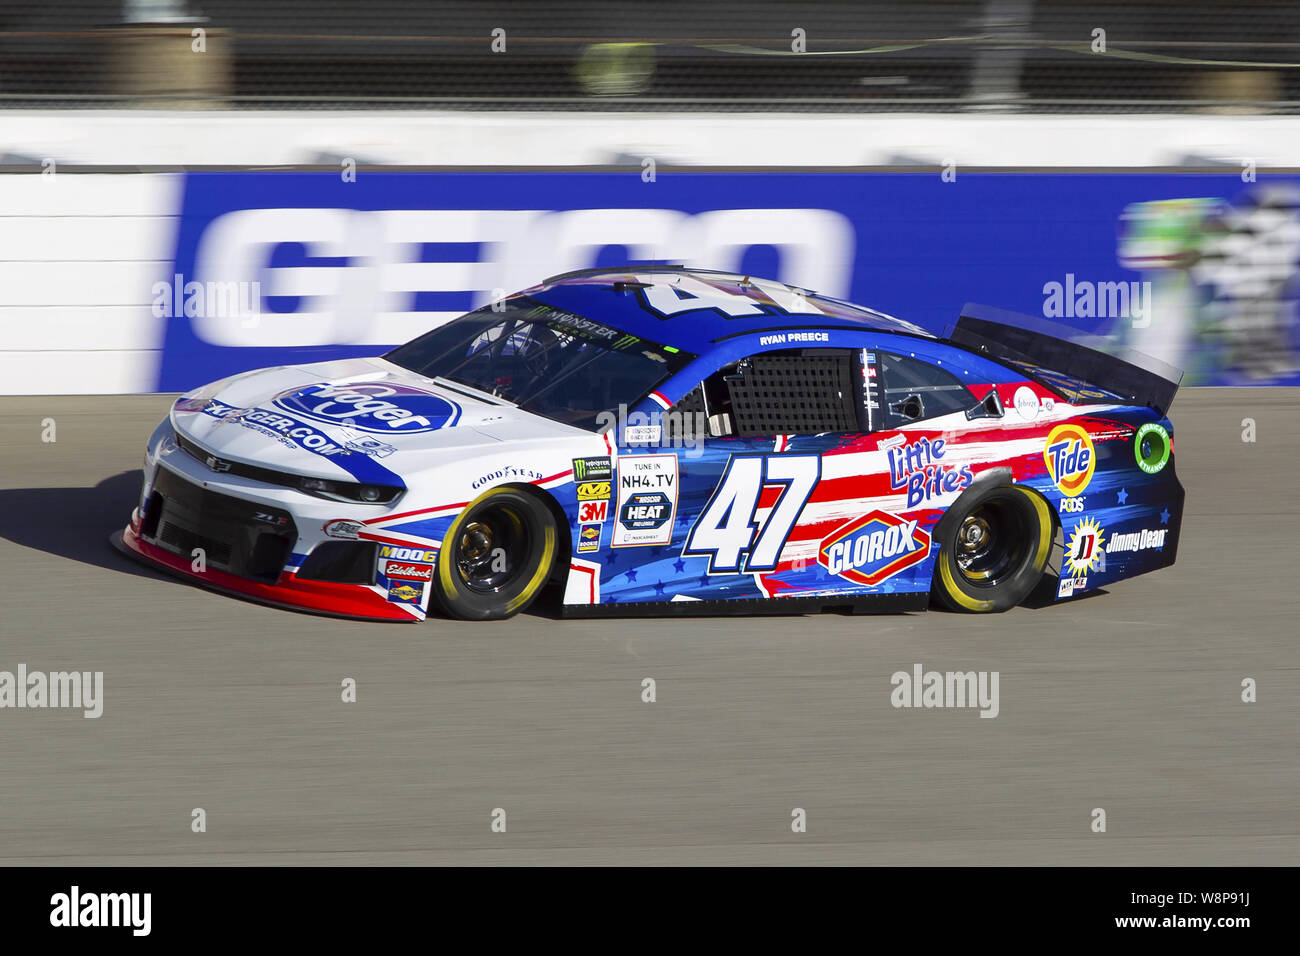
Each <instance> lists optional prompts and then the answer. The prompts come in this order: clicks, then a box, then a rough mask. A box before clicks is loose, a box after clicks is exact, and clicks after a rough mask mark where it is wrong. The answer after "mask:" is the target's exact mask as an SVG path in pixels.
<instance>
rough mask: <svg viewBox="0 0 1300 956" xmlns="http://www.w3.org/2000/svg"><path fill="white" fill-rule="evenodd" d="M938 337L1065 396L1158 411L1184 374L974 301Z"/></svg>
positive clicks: (1094, 339)
mask: <svg viewBox="0 0 1300 956" xmlns="http://www.w3.org/2000/svg"><path fill="white" fill-rule="evenodd" d="M943 340H944V341H946V342H948V343H950V344H952V345H956V346H958V347H959V348H964V349H967V350H968V351H971V352H974V353H976V354H977V355H983V356H986V357H988V358H991V359H993V360H995V361H998V362H1002V363H1004V364H1009V365H1012V366H1013V367H1015V368H1018V369H1019V370H1021V371H1023V372H1024V373H1025V374H1026V375H1028V376H1029V377H1030V378H1031V379H1033V380H1034V381H1037V382H1039V383H1040V384H1042V385H1045V386H1046V387H1048V388H1051V389H1052V390H1054V391H1057V392H1059V393H1061V396H1062V397H1063V398H1065V399H1067V400H1076V401H1077V400H1078V399H1084V400H1093V401H1102V402H1112V403H1115V404H1120V405H1146V406H1149V407H1151V408H1154V409H1155V410H1156V411H1158V412H1159V413H1160V414H1161V415H1164V414H1165V413H1166V412H1167V411H1168V410H1169V406H1170V404H1172V402H1173V400H1174V395H1175V394H1176V393H1177V392H1178V383H1179V382H1180V381H1182V377H1183V373H1182V371H1181V370H1180V369H1176V368H1174V367H1173V366H1172V365H1166V364H1165V363H1164V362H1162V361H1160V360H1159V359H1155V358H1152V357H1151V356H1149V355H1143V354H1142V353H1141V352H1135V351H1133V350H1132V349H1128V348H1123V347H1121V346H1116V345H1114V344H1113V343H1111V342H1110V341H1109V340H1107V339H1104V338H1102V337H1100V336H1093V335H1084V334H1082V333H1080V332H1079V331H1078V330H1077V329H1072V328H1070V327H1068V326H1065V325H1059V324H1057V323H1055V322H1049V321H1047V320H1045V319H1040V318H1034V317H1033V316H1028V315H1021V314H1019V313H1018V312H1008V311H1006V310H1005V309H996V308H993V307H992V306H987V305H976V304H975V303H973V302H968V303H966V305H965V306H964V307H963V308H962V310H961V318H959V319H958V320H957V322H956V323H955V324H952V325H949V326H948V327H947V328H945V329H944V332H943ZM1103 348H1104V351H1103Z"/></svg>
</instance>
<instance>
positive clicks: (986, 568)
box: [931, 485, 1056, 613]
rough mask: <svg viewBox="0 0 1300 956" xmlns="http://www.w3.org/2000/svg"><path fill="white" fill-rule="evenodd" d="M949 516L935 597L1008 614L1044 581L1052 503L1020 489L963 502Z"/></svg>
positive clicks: (987, 492) (1002, 488) (947, 604)
mask: <svg viewBox="0 0 1300 956" xmlns="http://www.w3.org/2000/svg"><path fill="white" fill-rule="evenodd" d="M954 507H955V508H957V509H959V510H958V511H957V512H956V513H952V514H950V515H948V516H946V517H945V520H944V521H943V530H942V531H941V532H940V536H939V557H938V559H937V562H938V563H937V564H936V566H935V569H934V583H933V584H932V586H931V596H932V598H933V599H934V602H935V603H936V604H937V605H939V606H940V607H944V608H947V609H948V610H951V611H965V612H970V613H991V612H998V611H1006V610H1010V609H1011V608H1013V607H1015V606H1016V605H1018V604H1020V603H1021V602H1022V601H1024V600H1025V599H1026V598H1027V597H1029V595H1030V593H1031V592H1033V590H1034V589H1035V588H1036V587H1038V585H1039V583H1040V582H1041V581H1042V579H1043V568H1044V567H1045V566H1046V565H1047V559H1048V558H1049V557H1051V554H1052V540H1053V536H1054V534H1055V530H1056V529H1055V526H1054V524H1053V522H1052V512H1051V509H1050V508H1049V507H1048V506H1047V502H1046V501H1045V500H1044V499H1043V498H1042V497H1041V496H1040V495H1038V494H1036V493H1035V492H1033V491H1030V490H1029V489H1028V488H1023V487H1021V486H1020V485H995V486H993V487H989V488H984V489H982V490H979V491H976V492H975V493H974V494H972V495H969V496H967V497H965V498H962V499H959V500H958V501H957V502H956V503H955V505H954Z"/></svg>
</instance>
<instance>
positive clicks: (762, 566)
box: [682, 455, 821, 574]
mask: <svg viewBox="0 0 1300 956" xmlns="http://www.w3.org/2000/svg"><path fill="white" fill-rule="evenodd" d="M820 477H821V459H820V458H819V457H818V456H817V455H737V456H733V457H732V459H731V460H730V461H729V462H727V470H726V471H724V472H723V473H722V480H721V481H719V482H718V487H717V489H716V490H715V491H714V492H713V497H711V498H710V499H709V503H708V504H707V505H705V506H704V510H703V511H701V512H700V516H699V518H697V519H696V520H695V524H694V526H692V528H691V533H690V534H689V535H688V536H687V538H686V547H685V548H683V549H682V554H685V555H701V556H703V555H707V556H708V558H709V574H728V573H730V574H736V573H739V572H741V571H742V570H743V571H746V572H749V571H772V570H775V568H776V562H777V561H778V560H779V559H780V557H781V549H782V548H783V547H785V542H786V539H787V538H789V537H790V529H791V528H793V527H794V524H795V522H796V521H798V520H799V515H800V514H802V513H803V508H804V505H806V504H807V503H808V498H809V496H811V495H812V492H813V488H815V487H816V486H817V480H818V479H819V478H820ZM767 485H780V486H781V492H780V495H779V497H778V498H777V500H776V504H774V505H773V506H772V510H771V511H770V512H769V513H768V515H767V520H766V521H764V522H763V524H762V525H761V526H760V525H759V523H758V522H757V521H756V520H755V512H757V511H758V504H759V498H760V497H761V495H762V493H763V488H764V487H765V486H767ZM742 556H743V568H742Z"/></svg>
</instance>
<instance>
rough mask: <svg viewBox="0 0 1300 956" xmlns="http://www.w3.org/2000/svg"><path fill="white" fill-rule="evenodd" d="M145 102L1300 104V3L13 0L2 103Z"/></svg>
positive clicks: (1007, 106) (739, 107) (274, 105)
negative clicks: (37, 0) (17, 0)
mask: <svg viewBox="0 0 1300 956" xmlns="http://www.w3.org/2000/svg"><path fill="white" fill-rule="evenodd" d="M1097 31H1104V34H1099V33H1098V32H1097ZM1103 40H1104V52H1103V51H1102V41H1103ZM136 106H139V107H154V108H156V107H160V106H161V107H175V108H209V109H211V108H221V109H226V108H232V107H235V108H245V109H312V108H319V109H371V110H373V109H433V108H436V109H475V110H497V109H506V110H527V109H535V110H557V109H559V110H587V109H599V110H603V111H609V110H646V109H653V110H672V111H676V112H681V111H720V110H722V111H781V112H791V111H832V112H857V111H863V112H865V111H894V112H897V111H907V112H918V111H925V112H931V111H957V110H963V111H972V110H994V111H1020V112H1054V113H1059V112H1083V113H1087V112H1106V113H1116V112H1141V113H1149V112H1166V111H1167V112H1176V111H1205V110H1208V111H1217V112H1225V111H1226V112H1247V113H1295V112H1297V111H1300V3H1296V2H1295V0H1231V2H1211V0H1162V2H1152V0H1147V2H1140V3H1134V2H1125V0H1093V2H1079V0H1065V2H1057V0H867V2H853V0H813V2H804V3H789V2H767V0H714V2H709V3H699V2H687V0H660V2H619V0H606V2H599V0H567V2H566V0H534V2H519V0H516V2H511V0H485V2H474V0H368V2H347V3H343V2H337V0H43V2H39V3H32V2H15V0H3V2H0V108H9V109H15V108H26V109H40V110H49V109H56V108H83V109H84V108H94V107H116V108H122V107H136Z"/></svg>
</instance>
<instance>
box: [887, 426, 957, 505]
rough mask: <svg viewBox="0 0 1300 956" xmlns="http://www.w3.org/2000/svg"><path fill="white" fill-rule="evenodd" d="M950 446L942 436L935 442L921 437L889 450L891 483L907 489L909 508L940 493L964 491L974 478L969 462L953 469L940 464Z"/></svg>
mask: <svg viewBox="0 0 1300 956" xmlns="http://www.w3.org/2000/svg"><path fill="white" fill-rule="evenodd" d="M947 446H948V443H947V442H946V441H945V440H944V439H942V438H936V439H934V440H933V441H932V440H930V439H929V438H918V439H917V440H916V441H914V442H912V443H911V444H910V445H902V446H900V447H898V448H891V449H889V451H888V452H887V455H888V458H889V483H890V485H892V486H893V487H894V488H903V487H906V488H907V507H908V508H909V509H910V508H915V507H916V506H917V505H919V504H920V503H921V502H923V501H928V500H929V499H930V498H933V497H935V496H936V495H944V494H950V493H952V492H955V491H961V490H962V489H964V488H966V487H967V486H969V485H970V483H971V481H972V480H973V479H974V475H973V474H971V470H970V466H969V465H962V466H961V467H960V468H953V467H951V466H945V465H940V464H936V463H937V462H938V461H939V459H941V458H943V456H944V451H945V450H946V448H947Z"/></svg>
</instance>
